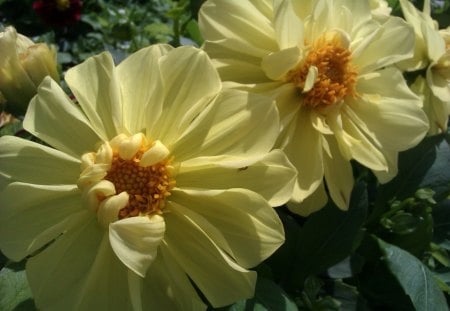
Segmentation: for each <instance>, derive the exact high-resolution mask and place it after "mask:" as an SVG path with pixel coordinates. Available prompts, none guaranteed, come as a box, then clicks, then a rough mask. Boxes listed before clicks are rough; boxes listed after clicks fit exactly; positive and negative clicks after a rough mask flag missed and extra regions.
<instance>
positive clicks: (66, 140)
mask: <svg viewBox="0 0 450 311" xmlns="http://www.w3.org/2000/svg"><path fill="white" fill-rule="evenodd" d="M66 82H67V84H68V85H69V87H70V89H71V91H72V92H73V94H74V96H75V98H76V100H77V104H75V103H73V102H72V101H71V100H70V99H69V97H68V96H67V95H66V94H65V93H64V92H63V91H62V89H61V88H60V87H59V86H58V85H57V84H56V83H55V82H54V81H53V80H52V79H50V78H49V77H47V78H46V79H44V81H43V83H42V84H41V85H40V87H39V89H38V94H37V96H36V97H34V99H33V100H32V101H31V103H30V106H29V108H28V111H27V114H26V116H25V120H24V127H25V129H26V130H27V131H29V132H31V133H32V134H34V135H35V136H37V137H38V138H39V139H41V140H43V141H44V142H46V143H47V144H48V145H49V146H51V147H47V146H44V145H41V144H37V143H34V142H30V141H27V140H23V139H20V138H17V137H11V136H4V137H2V138H0V174H1V176H2V178H0V180H2V182H1V183H0V185H1V184H4V185H6V186H5V187H4V189H2V190H1V192H0V201H1V202H2V206H1V208H0V248H1V250H2V252H3V253H4V254H5V255H7V256H8V257H9V258H11V259H12V260H21V259H23V258H25V257H27V256H31V257H30V258H29V259H28V261H27V265H26V270H27V276H28V280H29V283H30V286H31V289H32V292H33V295H34V298H35V301H36V305H37V307H38V308H39V309H42V310H131V309H134V310H140V309H143V310H175V309H184V310H199V309H200V310H202V309H205V308H206V305H205V304H204V302H203V301H202V300H201V299H200V297H199V296H198V295H197V293H196V289H195V288H194V287H193V285H192V283H191V281H192V282H193V283H195V285H196V286H197V288H198V289H200V290H201V291H202V293H203V294H204V296H205V297H206V299H208V301H209V302H210V303H211V304H212V305H213V306H215V307H218V306H223V305H227V304H230V303H232V302H234V301H236V300H238V299H243V298H248V297H251V296H252V295H253V292H254V286H255V278H256V274H255V272H254V271H250V270H248V268H250V267H253V266H255V265H257V264H258V263H260V262H261V261H262V260H264V259H265V258H267V257H268V256H269V255H271V254H272V253H273V252H274V251H275V250H276V249H277V248H278V247H279V246H280V245H281V244H282V243H283V241H284V233H283V226H282V224H281V222H280V220H279V219H278V217H277V215H276V213H275V211H274V210H273V208H271V206H277V205H281V204H283V203H284V202H286V201H287V200H288V199H289V196H290V195H291V192H292V187H293V184H294V180H295V176H296V173H295V169H294V168H293V167H292V165H291V164H290V163H289V162H288V160H287V158H286V157H285V155H284V154H283V152H281V151H279V150H274V151H270V150H271V149H272V147H273V144H274V141H275V139H276V137H277V134H278V133H277V131H278V123H277V122H276V120H277V118H278V116H277V112H276V109H275V107H273V104H272V102H271V101H270V100H268V99H265V98H261V97H259V95H252V94H248V93H246V92H242V91H238V90H222V89H221V82H220V79H219V76H218V74H217V72H216V71H215V69H214V67H213V66H212V64H211V63H210V60H209V59H208V57H207V55H206V53H204V52H203V51H201V50H198V49H195V48H193V47H183V48H178V49H172V48H171V47H169V46H166V45H156V46H152V47H149V48H145V49H142V50H140V51H138V52H136V53H135V54H133V55H131V56H130V57H128V58H127V59H126V60H124V61H123V62H122V63H121V64H120V65H118V66H117V67H115V66H114V64H113V61H112V58H111V56H110V55H109V54H108V53H103V54H100V55H98V56H95V57H92V58H90V59H88V60H87V61H85V62H84V63H82V64H80V65H78V66H76V67H74V68H72V69H70V70H69V71H68V72H67V74H66ZM274 120H275V121H274Z"/></svg>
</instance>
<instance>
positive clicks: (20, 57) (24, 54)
mask: <svg viewBox="0 0 450 311" xmlns="http://www.w3.org/2000/svg"><path fill="white" fill-rule="evenodd" d="M48 75H49V76H51V77H52V78H53V79H54V80H56V81H59V75H58V70H57V68H56V50H55V49H54V48H53V47H49V46H48V45H47V44H45V43H37V44H35V43H34V42H33V41H31V40H30V39H29V38H27V37H25V36H23V35H21V34H18V33H17V32H16V30H15V29H14V28H13V27H7V28H6V29H5V31H4V32H1V33H0V92H1V93H2V95H3V96H4V97H5V99H6V101H7V103H8V104H9V105H10V108H11V109H12V110H14V111H17V112H21V113H24V112H25V111H26V108H27V106H28V102H29V101H30V99H31V98H32V97H33V96H34V95H35V94H36V89H37V87H38V86H39V84H40V83H41V81H42V80H43V79H44V78H45V77H46V76H48Z"/></svg>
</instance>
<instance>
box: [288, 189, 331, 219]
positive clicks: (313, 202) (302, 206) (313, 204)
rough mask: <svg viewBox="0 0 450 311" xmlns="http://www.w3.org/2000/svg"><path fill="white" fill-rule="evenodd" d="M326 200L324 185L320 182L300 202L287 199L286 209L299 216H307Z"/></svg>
mask: <svg viewBox="0 0 450 311" xmlns="http://www.w3.org/2000/svg"><path fill="white" fill-rule="evenodd" d="M327 202H328V195H327V193H326V192H325V186H324V183H323V182H322V183H321V184H320V185H319V187H317V189H316V191H314V192H313V193H312V194H311V195H310V196H308V197H307V198H306V199H304V200H303V201H302V202H300V203H297V202H294V201H289V202H288V203H287V207H288V209H289V210H290V211H291V212H293V213H295V214H298V215H300V216H303V217H307V216H309V215H311V214H312V213H314V212H317V211H318V210H320V209H321V208H322V207H324V206H325V204H327Z"/></svg>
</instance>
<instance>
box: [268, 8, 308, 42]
mask: <svg viewBox="0 0 450 311" xmlns="http://www.w3.org/2000/svg"><path fill="white" fill-rule="evenodd" d="M273 6H274V7H273V11H274V17H273V26H274V29H275V35H276V39H277V42H278V46H279V48H280V50H284V49H289V48H292V47H295V46H299V47H300V46H303V39H304V38H303V22H302V20H301V19H300V18H299V17H298V16H297V14H295V11H294V7H293V5H292V1H291V0H275V1H274V4H273Z"/></svg>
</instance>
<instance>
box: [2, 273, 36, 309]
mask: <svg viewBox="0 0 450 311" xmlns="http://www.w3.org/2000/svg"><path fill="white" fill-rule="evenodd" d="M0 310H2V311H12V310H15V311H17V310H36V308H35V307H34V303H33V300H32V296H31V291H30V288H29V286H28V282H27V278H26V275H25V270H18V271H16V270H15V269H14V268H13V267H11V266H6V267H4V268H3V269H2V270H1V271H0Z"/></svg>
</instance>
